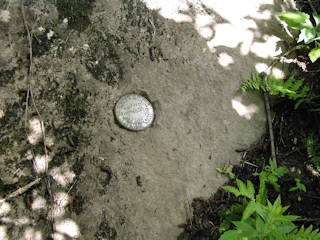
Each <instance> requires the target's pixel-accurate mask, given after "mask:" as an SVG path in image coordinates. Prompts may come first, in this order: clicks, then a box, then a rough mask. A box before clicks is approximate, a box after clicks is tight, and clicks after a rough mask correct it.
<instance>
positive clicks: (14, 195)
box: [0, 178, 41, 204]
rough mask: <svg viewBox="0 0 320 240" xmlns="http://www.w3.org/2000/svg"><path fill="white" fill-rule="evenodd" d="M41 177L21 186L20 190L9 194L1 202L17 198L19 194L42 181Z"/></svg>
mask: <svg viewBox="0 0 320 240" xmlns="http://www.w3.org/2000/svg"><path fill="white" fill-rule="evenodd" d="M40 180H41V178H37V179H36V180H34V181H32V182H30V183H28V184H27V185H25V186H23V187H21V188H19V189H18V190H16V191H14V192H13V193H11V194H10V195H9V196H7V197H6V198H3V199H1V200H0V204H1V203H4V202H5V201H8V200H10V199H12V198H15V197H17V196H19V195H20V194H23V193H25V192H26V191H28V190H29V189H30V188H31V187H33V186H34V185H36V184H38V183H39V182H40Z"/></svg>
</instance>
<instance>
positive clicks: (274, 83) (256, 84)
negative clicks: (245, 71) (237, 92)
mask: <svg viewBox="0 0 320 240" xmlns="http://www.w3.org/2000/svg"><path fill="white" fill-rule="evenodd" d="M243 80H244V82H243V83H242V87H241V89H242V91H246V90H248V89H257V90H260V89H262V90H263V91H265V92H268V93H269V94H271V95H280V96H281V97H287V98H289V99H292V100H297V99H299V98H305V97H307V93H308V91H309V90H310V89H309V87H307V86H302V85H303V82H304V79H299V80H296V81H295V80H294V76H291V77H289V79H287V80H286V81H284V80H283V78H277V77H275V76H273V75H269V76H268V77H267V78H266V79H264V78H263V77H261V76H260V75H259V74H256V75H255V74H252V78H249V79H243Z"/></svg>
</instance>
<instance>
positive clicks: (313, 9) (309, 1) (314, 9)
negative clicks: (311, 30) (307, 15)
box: [308, 0, 318, 15]
mask: <svg viewBox="0 0 320 240" xmlns="http://www.w3.org/2000/svg"><path fill="white" fill-rule="evenodd" d="M308 3H309V5H310V7H311V9H312V11H313V12H314V13H316V14H317V15H318V13H317V10H316V8H315V7H314V6H313V4H312V2H311V0H308Z"/></svg>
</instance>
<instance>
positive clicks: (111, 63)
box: [86, 32, 124, 86]
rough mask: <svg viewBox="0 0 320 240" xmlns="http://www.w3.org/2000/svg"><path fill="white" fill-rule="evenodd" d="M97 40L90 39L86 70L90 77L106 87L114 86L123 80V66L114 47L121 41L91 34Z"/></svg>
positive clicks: (107, 35)
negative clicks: (104, 83) (106, 85)
mask: <svg viewBox="0 0 320 240" xmlns="http://www.w3.org/2000/svg"><path fill="white" fill-rule="evenodd" d="M93 34H95V35H96V36H97V38H95V39H92V43H91V45H90V46H91V47H92V51H91V52H90V56H88V58H87V59H86V68H87V69H88V71H89V72H90V73H91V74H92V76H93V77H94V78H95V79H97V80H99V81H101V82H106V83H107V84H108V85H111V86H114V85H115V83H116V82H117V81H118V80H122V79H123V75H124V72H123V66H122V64H121V61H120V56H119V55H118V53H117V50H116V49H117V48H116V47H115V46H117V45H119V43H120V42H121V39H119V38H118V37H116V36H114V35H111V34H108V33H106V34H105V35H106V36H105V37H103V36H100V33H99V32H95V33H93Z"/></svg>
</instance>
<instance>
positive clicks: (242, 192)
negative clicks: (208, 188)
mask: <svg viewBox="0 0 320 240" xmlns="http://www.w3.org/2000/svg"><path fill="white" fill-rule="evenodd" d="M236 181H237V186H238V188H235V187H232V186H223V187H222V188H223V189H225V190H227V191H229V192H231V193H233V194H234V195H235V196H236V197H239V196H244V197H247V198H249V199H250V200H253V199H254V198H255V197H254V195H255V191H254V186H253V183H252V182H251V181H250V180H248V181H247V185H246V184H245V183H244V182H242V181H241V180H239V179H236Z"/></svg>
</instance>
